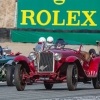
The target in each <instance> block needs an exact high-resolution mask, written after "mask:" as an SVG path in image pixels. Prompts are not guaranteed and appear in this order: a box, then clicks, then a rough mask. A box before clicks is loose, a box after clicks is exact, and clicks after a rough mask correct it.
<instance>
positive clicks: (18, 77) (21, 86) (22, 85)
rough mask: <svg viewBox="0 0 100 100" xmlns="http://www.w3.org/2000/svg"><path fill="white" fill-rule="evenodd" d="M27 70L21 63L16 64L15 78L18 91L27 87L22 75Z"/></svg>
mask: <svg viewBox="0 0 100 100" xmlns="http://www.w3.org/2000/svg"><path fill="white" fill-rule="evenodd" d="M24 72H25V69H24V68H23V67H22V65H21V64H17V65H16V66H15V72H14V79H15V86H16V89H17V90H18V91H23V90H24V89H25V83H24V82H23V79H22V75H23V73H24Z"/></svg>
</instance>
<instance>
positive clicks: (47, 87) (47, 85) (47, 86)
mask: <svg viewBox="0 0 100 100" xmlns="http://www.w3.org/2000/svg"><path fill="white" fill-rule="evenodd" d="M44 86H45V88H46V89H47V90H50V89H52V87H53V84H52V83H47V82H44Z"/></svg>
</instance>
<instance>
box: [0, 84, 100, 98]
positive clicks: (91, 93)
mask: <svg viewBox="0 0 100 100" xmlns="http://www.w3.org/2000/svg"><path fill="white" fill-rule="evenodd" d="M0 100H100V90H99V89H94V88H93V86H92V84H83V83H79V84H78V86H77V89H76V90H75V91H68V89H67V85H66V83H63V84H54V86H53V88H52V90H46V89H45V88H44V85H43V84H36V83H34V84H33V85H27V86H26V88H25V90H24V91H21V92H19V91H17V90H16V87H15V86H13V87H8V86H7V85H6V83H5V82H3V83H2V82H0Z"/></svg>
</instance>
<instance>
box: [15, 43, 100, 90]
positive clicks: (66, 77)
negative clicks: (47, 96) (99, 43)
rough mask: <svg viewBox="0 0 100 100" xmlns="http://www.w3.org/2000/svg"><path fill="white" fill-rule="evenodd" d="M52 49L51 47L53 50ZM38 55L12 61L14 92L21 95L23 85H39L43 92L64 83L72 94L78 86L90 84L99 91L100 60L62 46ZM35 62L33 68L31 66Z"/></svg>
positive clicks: (78, 49)
mask: <svg viewBox="0 0 100 100" xmlns="http://www.w3.org/2000/svg"><path fill="white" fill-rule="evenodd" d="M53 46H54V47H53ZM53 46H51V47H50V48H49V49H46V50H44V51H41V52H37V53H36V52H31V53H30V55H29V57H25V56H22V55H19V56H17V57H15V58H14V62H13V64H15V72H14V80H15V86H16V88H17V90H18V91H23V90H24V89H25V85H26V84H27V83H33V82H41V81H42V82H43V83H44V86H45V88H46V89H52V87H53V84H55V83H63V82H66V83H67V86H68V89H69V90H70V91H73V90H75V89H76V87H77V83H78V82H83V83H89V82H91V80H92V82H93V86H94V88H96V89H99V88H100V57H99V56H97V57H94V56H93V57H92V56H90V54H89V53H88V52H85V51H82V45H80V46H79V48H74V49H70V48H66V47H65V44H64V45H58V46H56V45H53ZM34 60H36V63H37V66H34Z"/></svg>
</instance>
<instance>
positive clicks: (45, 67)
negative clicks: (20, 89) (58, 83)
mask: <svg viewBox="0 0 100 100" xmlns="http://www.w3.org/2000/svg"><path fill="white" fill-rule="evenodd" d="M53 61H54V59H53V53H52V52H41V53H40V55H39V64H38V72H53V71H54V69H53V66H54V63H53Z"/></svg>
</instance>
